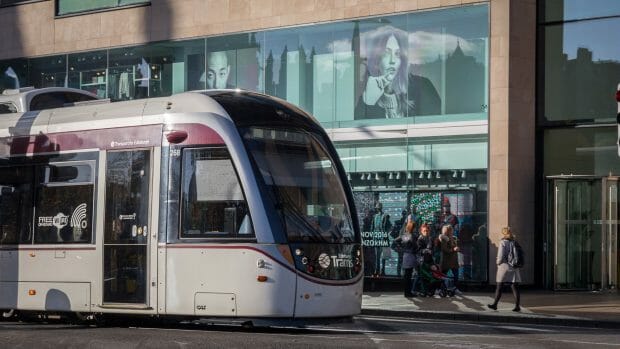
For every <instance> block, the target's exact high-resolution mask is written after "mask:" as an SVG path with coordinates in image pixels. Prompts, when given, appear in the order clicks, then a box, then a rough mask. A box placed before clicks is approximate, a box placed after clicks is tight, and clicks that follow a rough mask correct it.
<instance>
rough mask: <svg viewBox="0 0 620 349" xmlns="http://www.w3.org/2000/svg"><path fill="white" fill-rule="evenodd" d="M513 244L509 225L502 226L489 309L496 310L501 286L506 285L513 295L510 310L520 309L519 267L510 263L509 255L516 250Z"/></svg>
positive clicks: (513, 240) (513, 238)
mask: <svg viewBox="0 0 620 349" xmlns="http://www.w3.org/2000/svg"><path fill="white" fill-rule="evenodd" d="M515 244H517V242H516V240H515V237H514V235H513V234H512V231H511V230H510V227H504V228H502V240H501V241H500V244H499V248H498V249H497V260H496V262H497V275H496V279H495V281H496V282H497V287H496V289H495V300H494V301H493V304H487V307H489V309H493V310H497V303H499V299H500V298H501V297H502V288H503V287H504V286H506V285H510V288H511V289H512V294H513V295H514V297H515V307H514V308H513V309H512V311H521V304H520V303H521V302H520V301H521V298H520V294H519V289H518V285H519V283H520V282H521V271H520V268H518V267H514V266H513V265H511V264H514V263H512V261H511V260H510V259H511V258H513V257H512V256H510V255H511V251H514V250H516V249H515V247H514V245H515ZM517 246H518V245H517ZM520 263H523V261H520Z"/></svg>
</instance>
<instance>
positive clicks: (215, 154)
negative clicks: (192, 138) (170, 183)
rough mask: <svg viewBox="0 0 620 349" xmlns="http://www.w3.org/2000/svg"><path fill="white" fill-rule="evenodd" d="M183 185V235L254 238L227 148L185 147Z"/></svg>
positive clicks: (186, 236)
mask: <svg viewBox="0 0 620 349" xmlns="http://www.w3.org/2000/svg"><path fill="white" fill-rule="evenodd" d="M181 185H182V193H181V195H182V208H181V212H182V218H181V225H182V226H181V238H240V239H243V238H251V237H254V230H253V228H252V221H251V219H250V213H249V211H248V205H247V202H246V200H245V197H244V195H243V190H242V188H241V184H240V183H239V178H238V177H237V174H236V172H235V168H234V165H233V163H232V160H231V158H230V155H229V154H228V151H227V150H226V149H224V148H201V149H185V150H184V151H183V169H182V183H181Z"/></svg>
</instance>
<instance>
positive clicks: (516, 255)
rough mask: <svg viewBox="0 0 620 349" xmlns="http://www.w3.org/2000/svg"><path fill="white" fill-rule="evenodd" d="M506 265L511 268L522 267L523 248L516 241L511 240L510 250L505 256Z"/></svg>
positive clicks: (523, 258) (523, 259) (523, 260)
mask: <svg viewBox="0 0 620 349" xmlns="http://www.w3.org/2000/svg"><path fill="white" fill-rule="evenodd" d="M507 262H508V265H510V266H511V267H513V268H523V264H524V262H525V256H524V254H523V248H521V245H519V243H518V242H516V241H514V240H513V241H511V244H510V251H509V252H508V258H507Z"/></svg>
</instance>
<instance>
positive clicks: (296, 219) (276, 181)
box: [241, 127, 355, 243]
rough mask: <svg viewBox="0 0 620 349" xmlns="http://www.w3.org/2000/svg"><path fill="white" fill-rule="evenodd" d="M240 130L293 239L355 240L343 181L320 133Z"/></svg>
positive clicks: (261, 129) (284, 130) (288, 233)
mask: <svg viewBox="0 0 620 349" xmlns="http://www.w3.org/2000/svg"><path fill="white" fill-rule="evenodd" d="M241 133H242V137H243V140H244V142H245V144H246V146H247V147H248V149H249V150H250V153H251V157H252V159H253V161H254V163H255V165H256V166H257V168H258V171H259V173H260V177H261V178H262V182H263V184H264V185H266V186H267V187H268V189H269V192H270V194H271V195H272V200H273V202H274V204H275V206H276V208H277V209H278V210H279V211H280V213H281V217H282V220H283V223H284V224H283V226H284V227H285V229H286V234H287V237H288V240H289V241H290V242H329V243H352V242H354V241H355V236H354V233H355V232H354V231H353V225H352V221H351V213H350V210H349V207H348V205H347V203H346V196H345V192H344V188H343V184H342V183H341V182H340V176H339V174H338V171H337V169H336V165H335V163H334V161H335V160H334V159H332V158H331V156H330V155H329V153H328V152H327V150H326V148H325V146H324V144H323V143H322V141H321V137H320V136H318V135H314V134H311V133H303V132H298V131H294V130H287V129H267V128H255V127H251V128H246V129H242V130H241ZM257 175H258V174H257Z"/></svg>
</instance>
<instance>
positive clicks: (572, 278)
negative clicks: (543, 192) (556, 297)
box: [551, 179, 603, 290]
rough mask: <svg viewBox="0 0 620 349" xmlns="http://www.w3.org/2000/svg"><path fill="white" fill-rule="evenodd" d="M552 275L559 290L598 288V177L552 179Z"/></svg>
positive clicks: (599, 285)
mask: <svg viewBox="0 0 620 349" xmlns="http://www.w3.org/2000/svg"><path fill="white" fill-rule="evenodd" d="M551 188H552V190H553V193H552V194H553V203H554V212H553V217H552V219H553V236H552V239H553V241H554V243H553V275H554V288H555V289H558V290H560V289H561V290H580V289H581V290H592V289H599V288H600V287H601V285H602V283H601V276H602V273H601V246H602V236H603V234H602V224H601V217H602V212H601V204H602V201H603V200H601V193H602V183H601V180H600V179H577V180H574V179H566V180H565V179H555V180H554V181H553V185H552V186H551Z"/></svg>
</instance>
